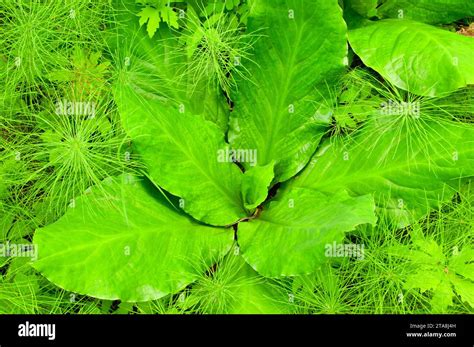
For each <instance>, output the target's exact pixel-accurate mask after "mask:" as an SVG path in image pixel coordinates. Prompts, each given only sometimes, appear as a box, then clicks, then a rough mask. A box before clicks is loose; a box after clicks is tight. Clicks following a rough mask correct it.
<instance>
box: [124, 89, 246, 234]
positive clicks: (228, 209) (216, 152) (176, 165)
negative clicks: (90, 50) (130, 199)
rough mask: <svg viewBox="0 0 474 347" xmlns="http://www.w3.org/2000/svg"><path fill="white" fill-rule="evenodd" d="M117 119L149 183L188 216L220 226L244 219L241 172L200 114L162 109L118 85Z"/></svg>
mask: <svg viewBox="0 0 474 347" xmlns="http://www.w3.org/2000/svg"><path fill="white" fill-rule="evenodd" d="M116 91H117V92H116V93H115V97H116V101H117V104H118V106H119V111H120V115H121V118H122V123H123V125H124V128H125V130H126V131H127V133H128V135H129V136H130V137H131V138H132V139H133V140H134V141H133V143H134V146H135V147H136V149H137V151H138V153H139V154H140V155H141V157H142V160H143V161H144V162H145V164H146V166H147V168H148V173H149V175H150V177H151V179H152V180H153V182H154V183H156V184H157V185H159V186H160V187H162V188H164V189H166V190H167V191H168V192H170V193H172V194H174V195H176V196H179V197H181V198H182V200H181V204H180V205H181V207H182V208H183V209H184V210H185V211H186V212H188V213H189V214H191V215H192V216H193V217H194V218H196V219H198V220H200V221H202V222H205V223H208V224H211V225H217V226H225V225H229V224H233V223H235V222H237V221H238V220H239V219H240V218H244V217H246V215H247V212H246V211H245V209H244V204H243V201H242V194H241V185H242V177H243V174H242V172H241V171H240V169H239V167H238V166H237V165H235V164H234V163H233V162H232V161H231V158H229V157H228V156H225V155H224V156H223V158H224V162H220V161H219V159H220V153H227V152H229V153H230V151H227V148H228V145H227V144H226V143H225V141H224V134H223V133H222V131H221V130H220V129H219V128H218V127H217V126H216V125H215V124H213V123H211V122H209V121H206V120H204V119H203V118H202V117H200V116H193V115H189V114H188V113H187V112H183V113H181V112H180V110H179V109H174V108H170V107H164V106H163V105H162V103H161V102H160V101H159V100H152V99H150V100H148V99H145V98H142V97H140V96H139V95H138V94H137V93H136V92H135V91H134V90H132V89H131V88H129V87H126V86H122V87H118V88H117V89H116Z"/></svg>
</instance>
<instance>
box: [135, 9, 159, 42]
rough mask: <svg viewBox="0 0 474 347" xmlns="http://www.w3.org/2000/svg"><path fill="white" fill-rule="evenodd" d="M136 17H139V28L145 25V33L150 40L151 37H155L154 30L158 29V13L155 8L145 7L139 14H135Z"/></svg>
mask: <svg viewBox="0 0 474 347" xmlns="http://www.w3.org/2000/svg"><path fill="white" fill-rule="evenodd" d="M137 16H139V17H140V19H139V23H140V26H143V25H144V24H145V23H147V26H146V31H147V33H148V36H150V38H151V37H153V35H155V32H156V30H157V29H158V28H159V27H160V22H161V18H160V11H159V10H157V9H156V8H153V7H150V6H147V7H145V8H143V9H142V10H141V11H140V13H138V14H137Z"/></svg>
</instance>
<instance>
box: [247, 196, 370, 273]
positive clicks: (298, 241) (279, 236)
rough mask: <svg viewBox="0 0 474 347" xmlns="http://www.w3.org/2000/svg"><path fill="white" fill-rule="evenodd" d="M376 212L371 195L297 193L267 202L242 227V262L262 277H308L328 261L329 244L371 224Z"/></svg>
mask: <svg viewBox="0 0 474 347" xmlns="http://www.w3.org/2000/svg"><path fill="white" fill-rule="evenodd" d="M313 206H318V208H317V209H315V208H313ZM374 210H375V206H374V201H373V198H372V197H371V196H370V195H367V196H361V197H358V198H352V197H350V196H349V195H348V194H347V192H345V191H340V192H339V193H336V194H323V193H320V192H318V191H315V190H311V189H302V188H295V189H294V190H291V191H289V192H285V193H284V194H280V195H279V196H278V197H277V198H276V199H275V200H274V201H272V202H270V203H269V205H268V206H266V208H265V210H264V211H263V212H262V213H261V215H260V216H259V218H258V219H256V220H251V221H249V222H246V223H241V224H240V225H239V238H238V241H239V244H240V246H241V249H242V253H243V257H244V258H245V259H246V260H247V262H248V263H249V264H250V265H251V266H252V267H253V268H254V269H256V270H257V271H258V272H259V273H260V274H262V275H264V276H268V277H279V276H295V275H301V274H308V273H312V272H314V270H315V269H317V268H318V267H319V266H320V265H321V264H322V263H324V262H325V261H326V260H327V255H326V254H325V246H326V245H327V244H332V243H333V242H337V243H340V242H341V241H342V240H343V238H344V232H345V231H351V230H353V229H355V227H356V226H357V225H359V224H363V223H372V224H373V223H375V222H376V217H375V214H374ZM342 211H344V212H342Z"/></svg>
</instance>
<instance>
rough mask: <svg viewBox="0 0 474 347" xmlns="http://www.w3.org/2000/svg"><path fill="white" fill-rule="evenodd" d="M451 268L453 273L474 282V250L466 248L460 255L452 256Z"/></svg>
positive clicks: (450, 260) (450, 259)
mask: <svg viewBox="0 0 474 347" xmlns="http://www.w3.org/2000/svg"><path fill="white" fill-rule="evenodd" d="M449 268H450V270H451V271H452V272H454V273H456V274H458V275H460V276H463V277H465V278H467V279H470V280H471V281H474V249H473V248H469V247H467V246H465V247H464V248H463V249H462V250H461V252H459V254H457V255H453V256H451V258H449ZM473 307H474V306H473Z"/></svg>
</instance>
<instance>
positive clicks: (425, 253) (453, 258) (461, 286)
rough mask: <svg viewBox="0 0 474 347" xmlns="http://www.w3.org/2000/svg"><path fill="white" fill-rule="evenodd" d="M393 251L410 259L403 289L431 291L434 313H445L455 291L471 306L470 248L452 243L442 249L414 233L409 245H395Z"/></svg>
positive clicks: (472, 268) (472, 267) (473, 301)
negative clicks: (448, 247) (447, 247)
mask: <svg viewBox="0 0 474 347" xmlns="http://www.w3.org/2000/svg"><path fill="white" fill-rule="evenodd" d="M446 251H448V252H449V253H448V252H446ZM392 253H393V254H394V255H396V256H399V257H403V258H404V259H406V260H408V261H409V262H410V263H409V271H408V273H407V274H406V278H405V285H404V287H405V288H406V289H414V288H417V289H419V290H420V291H421V292H426V291H428V290H430V291H431V292H432V296H431V301H430V303H431V307H432V310H433V312H435V313H441V312H445V311H446V310H447V308H448V306H451V305H452V304H453V297H454V296H455V295H456V294H457V295H459V297H460V298H461V300H462V301H465V302H467V303H468V304H469V305H470V306H471V307H474V282H473V281H474V264H472V263H471V262H472V260H473V259H474V249H472V247H469V246H467V245H465V246H464V247H463V248H462V249H458V247H457V246H455V247H453V249H452V250H443V249H442V248H441V247H440V245H439V244H438V243H437V242H436V241H435V240H433V239H430V238H425V237H423V236H422V235H417V234H416V233H413V234H412V245H411V246H400V247H397V248H395V249H393V250H392Z"/></svg>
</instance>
